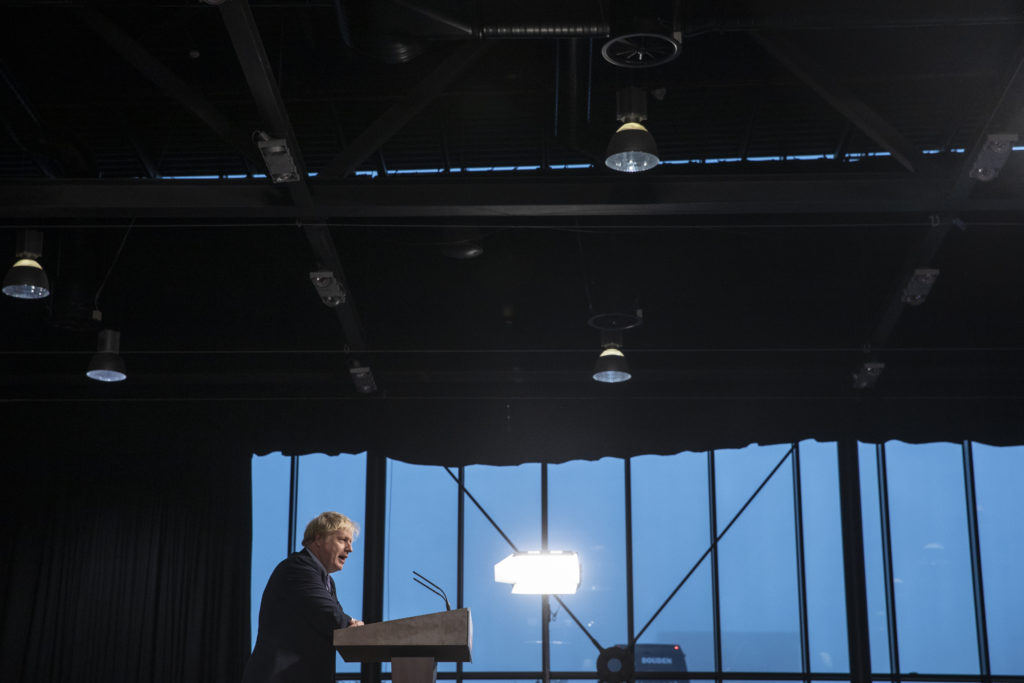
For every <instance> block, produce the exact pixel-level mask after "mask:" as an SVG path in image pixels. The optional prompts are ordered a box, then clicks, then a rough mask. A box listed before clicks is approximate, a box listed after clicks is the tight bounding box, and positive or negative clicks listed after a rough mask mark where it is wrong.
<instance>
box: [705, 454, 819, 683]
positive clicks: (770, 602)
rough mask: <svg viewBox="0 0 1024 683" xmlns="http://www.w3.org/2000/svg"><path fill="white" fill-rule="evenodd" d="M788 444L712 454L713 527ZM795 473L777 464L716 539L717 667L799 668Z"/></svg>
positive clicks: (742, 499) (756, 483) (762, 476)
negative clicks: (719, 630) (719, 643)
mask: <svg viewBox="0 0 1024 683" xmlns="http://www.w3.org/2000/svg"><path fill="white" fill-rule="evenodd" d="M789 449H790V447H789V446H786V445H782V446H770V447H758V446H748V447H747V448H743V449H739V450H723V451H718V452H716V453H715V479H716V496H717V498H718V506H717V514H718V528H719V529H723V528H725V527H726V525H728V523H729V521H730V520H731V519H732V517H733V516H734V515H735V514H736V513H737V512H738V511H739V510H740V508H741V507H742V505H743V503H744V502H746V500H747V499H748V498H749V497H750V495H751V494H753V492H754V491H755V490H756V489H757V487H758V486H759V485H760V484H761V482H762V481H763V480H764V479H765V477H767V475H768V473H769V472H770V471H771V470H772V468H773V467H774V466H775V465H776V464H777V463H778V461H779V460H780V459H781V458H782V457H783V456H784V455H785V454H786V453H787V451H789ZM793 512H794V510H793V479H792V475H791V470H790V468H789V467H788V466H783V467H782V468H780V470H779V471H778V472H777V473H776V474H775V476H773V477H772V479H771V481H769V482H768V483H767V485H766V486H765V487H764V489H763V490H762V491H761V492H760V493H759V494H758V495H757V497H756V498H755V499H754V501H753V502H752V503H751V504H750V506H749V507H748V508H747V509H746V511H745V512H744V513H743V514H742V515H741V516H740V518H739V519H738V520H737V521H736V523H735V524H734V525H733V527H732V528H731V529H730V530H729V532H728V533H727V534H726V535H725V537H724V538H723V539H722V540H721V541H720V542H719V545H718V556H719V587H720V593H721V597H720V603H719V604H720V613H721V619H722V668H723V670H724V671H799V670H800V615H799V597H798V595H797V585H796V540H795V532H794V529H795V523H794V519H793Z"/></svg>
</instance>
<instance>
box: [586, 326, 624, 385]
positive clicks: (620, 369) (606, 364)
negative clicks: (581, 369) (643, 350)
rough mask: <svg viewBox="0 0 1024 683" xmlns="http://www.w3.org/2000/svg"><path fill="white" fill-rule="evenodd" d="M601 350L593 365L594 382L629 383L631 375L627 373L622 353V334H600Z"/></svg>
mask: <svg viewBox="0 0 1024 683" xmlns="http://www.w3.org/2000/svg"><path fill="white" fill-rule="evenodd" d="M601 348H602V351H601V355H600V356H598V357H597V363H596V364H595V365H594V375H593V377H594V380H595V381H597V382H604V383H605V384H617V383H619V382H627V381H629V379H630V378H631V377H632V376H633V375H632V374H631V373H630V372H629V363H628V362H627V361H626V355H625V354H624V353H622V334H621V333H618V332H602V333H601Z"/></svg>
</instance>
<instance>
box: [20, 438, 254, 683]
mask: <svg viewBox="0 0 1024 683" xmlns="http://www.w3.org/2000/svg"><path fill="white" fill-rule="evenodd" d="M106 425H107V427H108V428H109V427H110V426H111V424H110V423H109V422H107V423H106ZM54 429H56V430H57V431H58V434H57V435H53V434H51V435H50V436H51V437H54V436H60V435H61V433H62V434H63V435H62V437H61V438H62V440H63V442H64V443H65V447H64V448H63V449H62V451H61V452H60V453H59V454H55V453H54V452H52V451H41V450H40V449H30V448H22V449H20V450H18V451H15V452H11V451H7V452H6V453H5V455H4V477H3V483H2V484H0V492H2V494H3V502H2V503H0V508H2V512H3V520H4V521H3V524H4V529H5V533H4V534H3V540H2V542H0V552H2V555H3V561H2V565H0V566H2V569H0V680H2V681H4V682H5V683H16V682H19V681H26V682H27V681H32V682H34V683H35V682H39V681H60V682H61V683H72V682H74V681H152V682H154V683H155V682H162V681H190V682H193V681H194V682H199V681H218V682H220V681H237V680H239V679H240V678H241V673H242V666H243V665H244V662H245V658H246V656H247V655H248V652H249V561H250V546H251V537H252V523H251V514H250V505H251V486H250V483H249V482H250V474H249V472H250V469H249V463H250V454H249V453H244V452H243V453H238V452H236V453H233V454H232V453H225V452H216V453H211V452H209V451H207V450H203V449H199V450H197V449H196V447H195V446H193V448H192V449H191V450H188V451H178V450H169V449H165V448H161V445H160V444H159V442H154V444H152V445H151V447H150V448H149V449H148V450H146V451H141V450H140V451H137V452H136V453H135V454H128V453H124V452H122V449H120V448H112V449H111V450H112V451H114V452H113V453H94V452H90V450H89V447H88V446H87V444H90V443H96V441H89V440H88V437H89V436H95V435H83V434H81V433H75V432H73V431H72V432H62V427H60V426H56V427H54ZM83 436H85V439H83V438H82V437H83ZM106 440H107V441H108V442H111V443H116V442H117V438H116V436H114V437H113V438H107V439H106Z"/></svg>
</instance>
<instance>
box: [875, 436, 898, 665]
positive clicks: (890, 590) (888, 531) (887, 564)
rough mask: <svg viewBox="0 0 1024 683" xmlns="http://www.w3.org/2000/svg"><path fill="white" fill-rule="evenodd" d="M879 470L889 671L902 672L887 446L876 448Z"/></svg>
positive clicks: (879, 512)
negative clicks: (886, 460)
mask: <svg viewBox="0 0 1024 683" xmlns="http://www.w3.org/2000/svg"><path fill="white" fill-rule="evenodd" d="M875 462H876V467H877V469H878V516H879V520H880V521H881V527H882V528H881V531H882V573H883V575H884V577H885V623H886V625H887V627H888V628H887V630H888V633H889V670H890V671H891V672H892V673H894V674H898V673H899V672H900V641H899V629H898V628H897V623H896V582H895V576H896V575H895V574H894V573H893V566H892V524H891V522H890V520H889V475H888V468H887V466H886V462H885V446H884V445H883V444H878V445H876V446H875Z"/></svg>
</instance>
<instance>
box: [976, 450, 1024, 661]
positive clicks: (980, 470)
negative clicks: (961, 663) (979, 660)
mask: <svg viewBox="0 0 1024 683" xmlns="http://www.w3.org/2000/svg"><path fill="white" fill-rule="evenodd" d="M974 482H975V487H976V489H977V492H978V527H979V535H980V536H981V539H980V546H981V574H982V579H983V581H984V588H985V622H986V624H987V630H988V648H989V659H990V661H991V664H992V673H993V674H997V675H1008V676H1009V675H1013V676H1020V675H1022V674H1024V648H1022V647H1021V643H1024V619H1022V618H1021V612H1022V611H1024V581H1021V566H1022V565H1024V533H1021V531H1020V524H1021V520H1024V498H1022V497H1021V495H1020V487H1021V483H1022V482H1024V447H1022V446H1015V447H1013V448H994V447H992V446H985V445H983V444H974Z"/></svg>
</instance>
